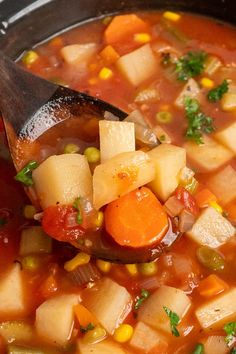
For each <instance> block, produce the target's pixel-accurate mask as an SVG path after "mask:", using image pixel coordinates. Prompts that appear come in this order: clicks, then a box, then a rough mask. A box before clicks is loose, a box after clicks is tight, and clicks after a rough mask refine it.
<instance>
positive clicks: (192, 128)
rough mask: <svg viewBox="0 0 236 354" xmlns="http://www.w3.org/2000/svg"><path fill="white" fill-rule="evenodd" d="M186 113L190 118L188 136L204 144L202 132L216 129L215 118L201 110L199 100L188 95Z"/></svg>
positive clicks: (185, 103)
mask: <svg viewBox="0 0 236 354" xmlns="http://www.w3.org/2000/svg"><path fill="white" fill-rule="evenodd" d="M184 107H185V114H186V118H187V120H188V128H187V131H186V138H187V139H189V140H193V141H195V143H197V144H203V140H202V134H203V133H206V134H209V133H211V132H213V131H214V127H213V120H212V118H211V117H208V116H207V115H206V114H205V113H203V112H202V111H201V110H200V105H199V102H198V101H197V100H196V99H194V98H190V97H188V96H186V97H185V100H184Z"/></svg>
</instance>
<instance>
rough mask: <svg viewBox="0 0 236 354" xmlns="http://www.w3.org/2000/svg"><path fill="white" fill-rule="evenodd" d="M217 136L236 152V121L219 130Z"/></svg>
mask: <svg viewBox="0 0 236 354" xmlns="http://www.w3.org/2000/svg"><path fill="white" fill-rule="evenodd" d="M215 138H216V139H217V140H219V142H221V143H222V144H224V145H225V146H226V147H227V148H228V149H230V150H232V151H233V152H234V153H235V154H236V122H235V123H232V124H230V125H229V126H228V127H227V128H225V129H223V130H221V131H219V133H217V134H216V135H215Z"/></svg>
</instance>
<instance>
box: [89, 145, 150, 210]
mask: <svg viewBox="0 0 236 354" xmlns="http://www.w3.org/2000/svg"><path fill="white" fill-rule="evenodd" d="M154 177H155V167H154V163H153V162H152V161H151V159H150V157H149V156H148V155H147V154H146V153H144V152H143V151H134V152H124V153H122V154H119V155H117V156H115V157H113V158H111V159H109V160H108V161H106V162H104V163H103V164H101V165H99V166H97V167H96V168H95V170H94V175H93V193H94V194H93V204H94V206H95V208H96V209H99V208H101V207H102V206H103V205H105V204H108V203H110V202H112V201H113V200H116V199H117V198H118V197H120V196H122V195H125V194H127V193H129V192H131V191H133V190H135V189H136V188H138V187H141V186H143V185H144V184H146V183H148V182H151V181H152V180H153V179H154Z"/></svg>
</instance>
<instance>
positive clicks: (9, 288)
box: [0, 263, 26, 315]
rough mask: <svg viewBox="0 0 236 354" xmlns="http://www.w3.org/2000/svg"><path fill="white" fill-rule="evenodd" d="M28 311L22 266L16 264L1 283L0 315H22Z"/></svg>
mask: <svg viewBox="0 0 236 354" xmlns="http://www.w3.org/2000/svg"><path fill="white" fill-rule="evenodd" d="M25 309H26V304H25V301H24V290H23V279H22V275H21V269H20V265H19V264H18V263H15V264H14V265H13V266H12V267H11V269H10V270H9V272H8V273H7V274H6V275H5V276H4V277H2V278H1V281H0V314H1V315H2V314H7V315H11V314H17V315H18V314H22V313H23V312H24V311H25Z"/></svg>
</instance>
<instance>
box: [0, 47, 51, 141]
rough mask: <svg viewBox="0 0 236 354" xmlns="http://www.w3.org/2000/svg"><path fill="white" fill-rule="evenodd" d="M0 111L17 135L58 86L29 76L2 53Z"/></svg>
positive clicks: (0, 57) (0, 52)
mask: <svg viewBox="0 0 236 354" xmlns="http://www.w3.org/2000/svg"><path fill="white" fill-rule="evenodd" d="M0 87H1V90H0V110H1V112H2V115H3V118H4V121H5V122H7V123H10V125H11V126H12V127H13V128H14V131H15V133H16V135H18V133H19V132H20V131H21V129H22V128H23V127H24V125H25V123H26V122H27V121H28V120H29V119H30V118H31V117H32V116H33V115H34V113H35V112H36V111H37V110H38V109H39V108H40V107H41V106H43V105H44V104H45V102H47V101H48V99H49V98H50V97H51V96H52V95H53V94H54V93H55V91H56V90H57V88H58V86H57V85H55V84H53V83H50V82H48V81H46V80H43V79H40V78H39V77H37V76H35V75H32V74H30V73H29V72H27V71H25V70H23V69H22V68H21V67H20V66H18V65H17V64H16V63H14V62H13V61H11V60H10V59H9V58H7V57H6V55H5V54H4V53H3V52H2V51H0Z"/></svg>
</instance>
